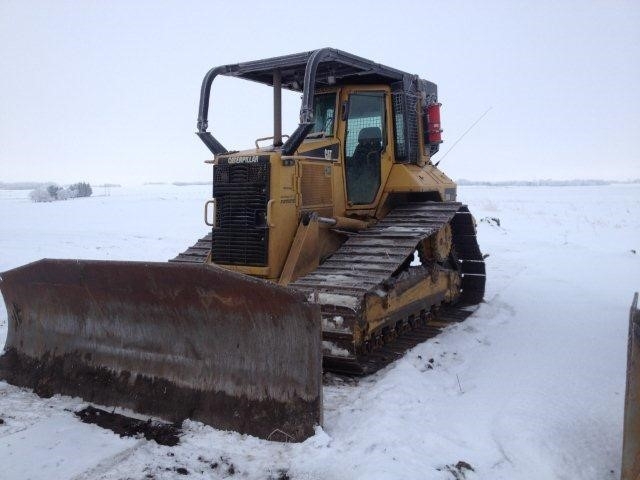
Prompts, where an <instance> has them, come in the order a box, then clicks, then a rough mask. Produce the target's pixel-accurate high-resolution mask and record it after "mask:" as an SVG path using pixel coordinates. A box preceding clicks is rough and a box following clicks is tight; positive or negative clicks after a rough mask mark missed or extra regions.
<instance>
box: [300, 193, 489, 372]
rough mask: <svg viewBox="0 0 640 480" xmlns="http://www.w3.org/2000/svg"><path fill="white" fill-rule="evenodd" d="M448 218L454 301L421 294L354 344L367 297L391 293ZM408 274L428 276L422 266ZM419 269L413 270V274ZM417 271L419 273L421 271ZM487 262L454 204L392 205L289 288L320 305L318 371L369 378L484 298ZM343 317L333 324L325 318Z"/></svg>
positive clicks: (466, 216) (464, 212) (469, 220)
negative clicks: (457, 280) (456, 284)
mask: <svg viewBox="0 0 640 480" xmlns="http://www.w3.org/2000/svg"><path fill="white" fill-rule="evenodd" d="M447 223H450V224H451V229H452V234H453V238H452V243H453V248H452V253H451V257H450V262H449V263H450V264H451V265H452V268H453V269H455V270H457V271H458V272H459V274H460V276H461V293H460V297H459V298H458V300H457V303H456V304H455V305H447V304H442V298H441V297H437V296H426V295H425V298H424V299H422V300H421V301H418V302H414V303H412V304H410V305H406V306H405V307H403V308H401V309H399V310H396V311H393V312H390V313H389V315H388V318H386V319H385V325H384V326H383V327H378V330H377V331H370V332H367V333H368V337H369V338H368V340H367V341H366V342H362V343H361V344H360V345H358V344H356V337H355V333H354V331H355V329H356V328H361V329H364V330H365V331H366V329H367V328H368V326H367V325H366V323H367V320H366V318H365V315H366V311H365V307H364V305H365V301H366V297H367V295H380V294H381V293H382V294H385V295H388V294H391V293H393V290H394V289H399V288H400V287H401V283H402V281H403V280H402V278H403V276H402V275H399V273H401V272H402V271H404V270H406V265H407V260H408V259H411V257H412V256H413V253H414V252H415V250H416V248H417V246H418V244H419V243H420V242H421V241H422V240H424V239H426V238H428V237H429V236H430V235H433V234H434V233H436V232H437V231H438V230H440V229H441V228H442V227H443V226H444V225H446V224H447ZM411 270H413V271H412V272H411V273H413V274H414V276H417V277H419V276H420V275H426V274H427V272H426V271H425V269H423V268H422V267H419V268H414V269H411ZM416 270H418V271H416ZM420 271H422V272H420ZM485 275H486V272H485V265H484V260H483V257H482V253H481V252H480V248H479V247H478V242H477V240H476V230H475V224H474V221H473V217H472V216H471V214H470V213H469V209H468V208H467V207H466V205H462V204H460V203H457V202H442V203H441V202H422V203H412V204H407V205H403V206H400V207H397V208H395V209H394V210H393V211H392V212H390V213H389V214H388V215H387V216H386V217H385V218H384V219H382V220H381V221H380V222H379V223H377V224H376V225H375V226H373V227H371V228H369V229H367V230H364V231H362V232H360V233H358V234H354V235H352V236H351V237H350V238H349V239H348V240H347V241H346V242H345V243H344V244H343V245H342V246H341V247H340V248H339V249H338V250H337V251H336V252H335V253H334V254H333V255H332V256H331V257H330V258H329V259H328V260H327V261H326V262H325V263H323V264H322V265H320V267H318V268H317V269H316V270H315V271H313V272H312V273H310V274H309V275H306V276H304V277H302V278H300V279H298V280H296V281H295V282H293V283H292V284H291V285H290V286H291V287H292V288H295V289H298V290H301V291H303V292H305V293H307V294H308V296H309V298H310V299H311V300H313V301H315V302H317V303H319V304H321V311H322V316H323V340H325V342H327V349H326V350H325V355H324V361H323V363H324V368H325V370H328V371H333V372H336V373H342V374H350V375H367V374H370V373H373V372H375V371H376V370H378V369H380V368H382V367H384V366H385V365H387V364H388V363H390V362H391V361H393V360H394V359H395V358H397V357H398V356H400V355H402V352H404V351H406V350H407V349H409V348H412V347H413V346H415V345H417V344H418V343H420V342H422V341H424V339H426V338H430V337H432V336H434V335H436V334H437V333H438V332H439V331H440V329H441V328H442V327H443V326H446V325H448V324H450V323H451V322H458V321H462V320H464V319H465V318H466V317H468V316H469V315H471V314H472V313H473V311H474V310H475V308H474V307H473V306H474V305H475V304H478V303H479V302H481V301H482V298H483V296H484V287H485ZM336 318H337V319H339V320H341V324H339V325H336V323H335V322H332V321H331V319H336Z"/></svg>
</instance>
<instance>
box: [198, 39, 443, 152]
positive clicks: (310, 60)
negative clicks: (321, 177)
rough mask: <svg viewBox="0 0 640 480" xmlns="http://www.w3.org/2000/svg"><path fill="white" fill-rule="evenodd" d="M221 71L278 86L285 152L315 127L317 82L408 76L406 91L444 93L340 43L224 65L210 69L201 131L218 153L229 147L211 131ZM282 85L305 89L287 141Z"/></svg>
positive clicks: (277, 114)
mask: <svg viewBox="0 0 640 480" xmlns="http://www.w3.org/2000/svg"><path fill="white" fill-rule="evenodd" d="M218 75H225V76H229V77H240V78H244V79H245V80H251V81H254V82H259V83H263V84H266V85H269V86H273V87H274V146H280V145H282V153H283V155H292V154H293V153H294V152H295V151H296V150H297V149H298V147H299V146H300V144H301V143H302V142H303V141H304V139H305V138H306V136H307V134H308V133H309V132H310V131H311V128H312V127H313V124H314V118H313V111H314V95H315V90H316V88H322V87H331V86H334V85H345V84H349V85H358V84H361V85H367V84H385V85H392V84H399V82H402V91H404V92H405V93H407V94H413V95H416V94H418V93H420V94H422V95H424V96H425V98H427V99H429V102H430V103H433V102H436V101H437V97H438V93H437V86H436V84H435V83H432V82H429V81H426V80H421V79H419V78H418V76H417V75H413V74H410V73H406V72H403V71H401V70H397V69H395V68H391V67H387V66H385V65H381V64H379V63H375V62H372V61H371V60H367V59H365V58H362V57H358V56H357V55H352V54H351V53H347V52H343V51H342V50H337V49H334V48H322V49H319V50H313V51H310V52H303V53H295V54H293V55H285V56H281V57H273V58H267V59H264V60H255V61H251V62H243V63H236V64H232V65H222V66H219V67H215V68H212V69H211V70H209V71H208V72H207V74H206V75H205V77H204V79H203V80H202V87H201V89H200V104H199V107H198V126H197V128H198V131H197V132H196V135H198V137H200V139H201V140H202V141H203V143H204V144H205V145H206V146H207V148H208V149H209V150H211V152H212V153H213V154H214V155H220V154H224V153H227V149H226V148H225V147H224V146H223V145H222V144H221V143H220V142H219V141H218V140H217V139H216V138H215V137H214V136H213V135H212V134H211V133H210V132H208V131H207V128H208V125H209V124H208V115H209V97H210V93H211V84H212V82H213V80H214V79H215V78H216V77H217V76H218ZM282 88H285V89H287V90H292V91H295V92H302V106H301V108H300V123H299V125H298V127H297V128H296V130H295V131H294V132H293V133H292V134H291V136H290V137H289V138H288V139H287V141H286V142H285V143H284V144H282V142H281V139H282V128H281V125H282V119H281V117H282V108H281V107H282V105H281V98H280V95H281V89H282Z"/></svg>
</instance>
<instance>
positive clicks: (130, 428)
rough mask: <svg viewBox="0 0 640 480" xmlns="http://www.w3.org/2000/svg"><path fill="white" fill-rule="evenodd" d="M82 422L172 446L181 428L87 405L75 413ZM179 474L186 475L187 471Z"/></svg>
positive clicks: (122, 435) (177, 440)
mask: <svg viewBox="0 0 640 480" xmlns="http://www.w3.org/2000/svg"><path fill="white" fill-rule="evenodd" d="M75 414H76V415H77V416H78V417H79V418H80V419H81V420H82V421H83V422H85V423H93V424H95V425H98V426H99V427H102V428H108V429H109V430H111V431H112V432H114V433H117V434H118V435H120V436H121V437H137V436H140V435H142V436H144V438H146V439H147V440H153V441H155V442H156V443H159V444H160V445H167V446H169V447H173V446H174V445H177V444H178V443H179V442H180V434H181V433H182V430H180V428H178V427H177V426H175V425H171V424H168V423H161V422H155V421H151V419H149V420H147V421H144V420H138V419H136V418H130V417H127V416H125V415H120V414H118V413H112V412H107V411H106V410H102V409H99V408H95V407H92V406H88V407H86V408H83V409H82V410H80V411H78V412H76V413H75ZM178 473H180V474H181V475H187V473H188V472H185V473H182V472H178Z"/></svg>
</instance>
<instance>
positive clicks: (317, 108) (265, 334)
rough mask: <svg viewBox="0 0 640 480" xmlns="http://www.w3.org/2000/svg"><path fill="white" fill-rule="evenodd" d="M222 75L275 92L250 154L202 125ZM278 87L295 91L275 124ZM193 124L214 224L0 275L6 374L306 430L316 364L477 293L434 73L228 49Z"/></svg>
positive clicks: (339, 360) (367, 348)
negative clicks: (183, 238)
mask: <svg viewBox="0 0 640 480" xmlns="http://www.w3.org/2000/svg"><path fill="white" fill-rule="evenodd" d="M218 75H225V76H231V77H238V78H242V79H245V80H250V81H254V82H259V83H262V84H265V85H268V86H270V87H272V89H273V100H274V108H273V111H274V128H273V135H272V136H271V137H267V138H262V139H258V140H257V141H256V147H255V148H253V149H251V150H244V151H233V150H228V149H227V148H225V147H224V146H223V145H222V143H220V141H218V140H217V139H216V138H215V137H214V136H213V135H212V133H210V132H209V131H208V111H209V107H210V105H209V104H210V101H209V98H210V91H211V87H212V82H213V80H214V79H215V78H216V77H217V76H218ZM283 88H284V89H288V90H292V91H295V92H301V93H302V107H301V111H300V123H299V125H298V127H297V128H296V129H295V131H293V132H292V133H291V135H290V136H286V135H283V134H282V128H281V124H282V121H281V111H282V108H281V95H282V89H283ZM197 129H198V131H197V135H198V136H199V138H200V139H201V140H202V141H203V142H204V144H205V145H206V146H207V147H208V149H209V150H210V151H211V153H212V154H213V159H212V160H211V161H209V163H211V164H212V165H213V182H212V183H213V195H212V198H211V199H210V200H208V201H206V203H205V207H204V216H205V222H206V223H207V225H209V226H210V227H211V229H210V232H209V233H208V234H207V235H206V236H205V237H203V238H202V239H200V240H198V241H197V242H196V243H195V245H193V246H192V247H190V248H188V249H187V250H186V251H184V252H183V253H180V254H179V255H177V256H176V257H175V258H174V259H172V260H170V261H169V262H164V263H152V262H105V261H88V260H40V261H38V262H34V263H32V264H29V265H26V266H23V267H19V268H16V269H14V270H11V271H8V272H5V273H3V274H2V283H1V284H0V288H1V289H2V294H3V297H4V300H5V303H6V306H7V311H8V315H9V330H8V336H7V342H6V346H5V353H4V355H3V356H2V357H1V358H0V376H1V377H2V378H4V379H6V380H7V381H9V382H10V383H14V384H18V385H24V386H28V387H30V388H33V389H34V390H35V391H36V392H37V393H39V394H40V395H50V394H53V393H64V394H71V395H79V396H81V397H82V398H84V399H86V400H88V401H94V402H98V403H103V404H107V405H119V406H123V407H129V408H132V409H134V410H137V411H140V412H146V413H150V414H154V415H158V416H160V417H162V418H166V419H169V420H174V421H178V420H181V419H184V418H194V419H197V420H201V421H203V422H205V423H208V424H211V425H214V426H216V427H219V428H229V429H235V430H238V431H241V432H246V433H251V434H254V435H258V436H261V437H264V438H273V436H274V432H276V433H278V434H283V435H285V436H286V438H288V439H295V440H301V439H304V438H306V437H307V436H309V435H311V434H313V427H314V426H315V425H318V424H321V422H322V371H323V370H324V371H332V372H336V373H339V374H347V375H366V374H369V373H372V372H375V371H376V370H378V369H379V368H381V367H383V366H385V365H387V364H388V363H389V362H390V361H393V359H395V358H397V357H398V356H399V355H401V354H402V352H403V351H404V350H406V349H407V348H410V347H411V346H413V345H415V344H417V343H418V342H420V341H423V340H424V339H425V338H428V337H429V336H431V335H433V333H434V332H435V331H437V329H438V327H440V326H442V325H443V324H446V323H447V322H451V321H461V320H463V319H464V318H466V316H468V315H469V314H470V313H472V312H473V310H474V308H475V305H477V304H478V303H479V302H481V301H482V298H483V295H484V287H485V264H484V258H483V255H482V254H481V252H480V249H479V247H478V243H477V241H476V229H475V223H474V220H473V217H472V216H471V213H470V212H469V210H468V209H467V207H466V206H465V205H463V204H461V203H459V202H457V200H456V184H455V183H454V182H453V181H452V180H451V179H449V178H448V177H447V176H446V175H445V174H444V173H443V172H442V171H440V170H439V169H438V168H437V165H436V164H434V162H433V158H434V155H436V153H437V152H438V149H439V146H440V143H441V141H442V140H441V132H442V130H441V127H440V103H439V102H438V95H437V87H436V85H435V84H434V83H432V82H429V81H426V80H423V79H420V78H419V77H418V76H417V75H413V74H409V73H406V72H403V71H400V70H396V69H394V68H390V67H387V66H384V65H380V64H378V63H375V62H373V61H370V60H367V59H364V58H361V57H358V56H355V55H352V54H349V53H346V52H343V51H340V50H335V49H330V48H325V49H320V50H315V51H311V52H305V53H300V54H294V55H287V56H282V57H276V58H269V59H264V60H258V61H251V62H244V63H238V64H233V65H224V66H221V67H217V68H213V69H212V70H210V71H209V72H208V73H207V74H206V76H205V78H204V80H203V83H202V88H201V95H200V103H199V111H198V123H197ZM261 143H262V146H260V144H261Z"/></svg>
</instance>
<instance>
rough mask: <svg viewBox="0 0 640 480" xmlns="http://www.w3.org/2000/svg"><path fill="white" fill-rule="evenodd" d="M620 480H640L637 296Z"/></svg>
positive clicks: (639, 316)
mask: <svg viewBox="0 0 640 480" xmlns="http://www.w3.org/2000/svg"><path fill="white" fill-rule="evenodd" d="M623 430H624V431H623V440H622V472H621V476H620V478H621V479H622V480H637V479H638V478H640V310H638V293H636V294H635V295H634V297H633V303H632V304H631V311H630V313H629V337H628V344H627V389H626V394H625V399H624V429H623Z"/></svg>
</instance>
